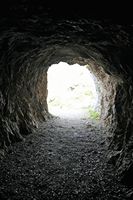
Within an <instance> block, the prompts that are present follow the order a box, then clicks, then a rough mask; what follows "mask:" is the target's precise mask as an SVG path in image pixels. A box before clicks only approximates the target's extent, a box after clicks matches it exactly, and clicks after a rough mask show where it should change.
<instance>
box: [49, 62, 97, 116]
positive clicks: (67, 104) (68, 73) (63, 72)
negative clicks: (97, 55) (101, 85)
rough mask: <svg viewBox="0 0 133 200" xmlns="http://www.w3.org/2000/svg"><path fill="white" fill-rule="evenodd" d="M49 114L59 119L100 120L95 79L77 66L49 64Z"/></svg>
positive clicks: (86, 70) (62, 63)
mask: <svg viewBox="0 0 133 200" xmlns="http://www.w3.org/2000/svg"><path fill="white" fill-rule="evenodd" d="M47 78H48V97H47V104H48V110H49V113H51V114H52V115H55V116H59V117H61V118H64V117H65V118H85V119H86V118H89V119H93V120H98V119H99V118H100V103H99V102H100V101H99V94H98V91H97V88H98V87H97V85H96V78H95V77H94V75H93V74H92V73H91V72H90V71H89V70H88V69H87V66H80V65H79V64H74V65H69V64H67V63H64V62H60V63H59V64H53V65H51V66H50V67H49V69H48V71H47Z"/></svg>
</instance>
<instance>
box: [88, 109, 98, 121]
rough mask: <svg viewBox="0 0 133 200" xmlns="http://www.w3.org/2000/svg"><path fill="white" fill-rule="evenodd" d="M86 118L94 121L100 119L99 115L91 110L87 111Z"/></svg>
mask: <svg viewBox="0 0 133 200" xmlns="http://www.w3.org/2000/svg"><path fill="white" fill-rule="evenodd" d="M88 117H89V118H90V119H95V120H99V119H100V113H99V112H97V111H95V110H94V109H93V108H91V107H90V108H89V109H88Z"/></svg>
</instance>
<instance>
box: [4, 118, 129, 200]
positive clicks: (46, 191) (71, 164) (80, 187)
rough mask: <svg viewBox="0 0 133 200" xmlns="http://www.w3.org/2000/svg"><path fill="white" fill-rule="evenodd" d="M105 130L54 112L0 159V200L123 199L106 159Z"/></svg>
mask: <svg viewBox="0 0 133 200" xmlns="http://www.w3.org/2000/svg"><path fill="white" fill-rule="evenodd" d="M105 141H106V135H105V133H104V130H103V129H102V128H100V127H98V126H96V127H95V126H94V124H92V125H91V124H89V123H87V121H86V120H85V119H71V120H70V119H60V118H52V119H50V120H48V121H47V122H45V123H43V124H40V126H39V128H38V130H37V132H36V133H35V134H31V135H28V136H26V140H25V142H19V143H16V144H14V145H13V146H12V147H10V148H9V152H8V153H7V155H6V157H5V158H4V159H2V160H1V161H0V199H1V200H50V199H51V200H54V199H57V200H59V199H60V200H74V199H76V200H126V199H129V198H128V197H127V195H126V194H127V190H128V188H126V187H125V186H124V185H121V184H120V183H119V180H118V178H117V177H116V176H115V172H114V171H113V167H112V165H110V164H109V163H107V162H106V161H107V159H106V156H107V143H106V142H105Z"/></svg>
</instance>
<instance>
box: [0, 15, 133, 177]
mask: <svg viewBox="0 0 133 200" xmlns="http://www.w3.org/2000/svg"><path fill="white" fill-rule="evenodd" d="M0 27H1V31H0V52H1V54H0V148H1V152H3V151H2V149H6V148H7V147H8V146H9V145H11V144H12V142H15V141H18V140H22V139H23V136H24V135H25V134H28V133H30V132H34V129H35V128H37V127H38V123H39V122H40V121H44V120H46V119H47V117H48V116H49V114H48V109H47V101H46V98H47V75H46V73H47V69H48V67H49V66H50V65H51V64H55V63H58V62H60V61H64V62H68V63H69V64H74V63H79V64H83V65H85V64H89V66H90V70H91V71H92V72H93V73H94V75H95V76H96V77H97V78H98V79H99V82H100V83H101V84H102V88H103V91H102V94H103V95H102V115H101V119H102V120H103V122H104V123H105V124H107V125H108V127H109V128H110V129H109V130H108V132H109V131H110V135H111V137H110V147H109V159H112V158H113V159H112V162H113V164H115V165H116V168H117V169H118V174H122V175H123V177H124V175H125V174H126V176H128V171H131V170H132V160H133V159H132V156H133V153H132V149H133V148H132V144H133V130H132V129H133V128H132V127H133V124H132V123H133V120H132V119H133V112H132V109H133V99H132V97H133V84H132V77H133V70H132V64H133V38H132V35H133V34H132V33H133V28H132V26H130V25H128V26H126V25H120V24H111V23H110V22H107V21H100V20H91V19H84V18H80V19H79V18H77V19H75V18H74V19H72V18H71V19H70V18H68V19H67V18H66V19H64V18H62V19H61V18H60V19H59V18H53V17H50V15H49V14H48V13H47V12H46V13H45V14H40V15H36V13H35V14H34V15H31V16H30V15H28V16H26V15H21V17H19V18H17V17H16V16H13V17H12V18H10V19H9V18H6V17H4V18H3V19H2V20H1V21H0Z"/></svg>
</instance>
